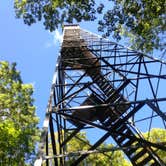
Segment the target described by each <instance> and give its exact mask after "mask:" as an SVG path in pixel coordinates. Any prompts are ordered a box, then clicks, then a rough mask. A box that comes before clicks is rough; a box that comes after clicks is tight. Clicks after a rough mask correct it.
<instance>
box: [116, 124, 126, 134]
mask: <svg viewBox="0 0 166 166" xmlns="http://www.w3.org/2000/svg"><path fill="white" fill-rule="evenodd" d="M126 129H128V128H127V126H126V125H125V124H123V125H121V126H119V127H118V128H117V129H116V131H117V132H120V133H123V132H124V131H125V130H126Z"/></svg>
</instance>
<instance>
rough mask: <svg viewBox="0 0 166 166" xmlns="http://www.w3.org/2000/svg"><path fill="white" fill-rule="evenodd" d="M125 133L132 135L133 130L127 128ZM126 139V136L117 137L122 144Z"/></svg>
mask: <svg viewBox="0 0 166 166" xmlns="http://www.w3.org/2000/svg"><path fill="white" fill-rule="evenodd" d="M124 134H126V135H130V136H131V135H132V132H131V131H130V130H127V131H126V132H125V133H124ZM125 139H126V137H125V136H121V137H120V138H118V139H117V142H118V143H119V144H121V143H122V142H123V141H124V140H125Z"/></svg>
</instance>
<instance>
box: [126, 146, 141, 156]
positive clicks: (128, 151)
mask: <svg viewBox="0 0 166 166" xmlns="http://www.w3.org/2000/svg"><path fill="white" fill-rule="evenodd" d="M137 149H138V148H137V147H132V148H129V149H128V150H126V151H125V152H126V154H127V155H128V156H133V153H134V152H136V150H137Z"/></svg>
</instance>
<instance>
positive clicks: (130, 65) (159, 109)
mask: <svg viewBox="0 0 166 166" xmlns="http://www.w3.org/2000/svg"><path fill="white" fill-rule="evenodd" d="M165 85H166V63H165V62H163V61H161V60H158V59H155V58H152V57H149V56H147V55H144V54H142V53H140V52H137V51H134V50H131V49H128V48H125V47H123V46H121V45H119V44H117V43H114V42H111V41H109V40H107V39H105V38H102V37H100V36H98V35H96V34H93V33H91V32H88V31H86V30H83V29H81V28H80V27H79V26H78V25H70V26H69V25H68V26H65V27H64V34H63V42H62V45H61V51H60V55H59V57H58V60H57V64H56V70H55V73H54V77H53V83H52V87H51V92H50V98H49V102H48V106H47V110H46V115H45V120H44V124H43V131H42V135H41V142H40V145H39V152H38V159H37V160H36V163H39V165H41V164H42V162H46V165H47V166H48V165H55V166H65V165H67V162H68V161H69V159H70V157H72V155H73V156H75V160H74V161H73V163H71V164H70V165H72V166H76V165H79V164H80V163H81V162H83V161H84V159H86V157H87V156H88V155H89V154H90V153H92V154H93V152H96V150H98V151H100V150H99V149H98V147H99V146H100V145H101V144H102V143H103V142H104V141H106V140H108V138H110V137H111V138H112V139H113V140H114V142H115V143H116V145H117V146H116V147H117V149H118V150H122V151H123V152H124V153H125V155H126V156H127V157H128V159H129V160H130V162H131V163H132V165H134V166H144V165H151V166H164V165H165V164H164V160H163V159H162V158H160V157H159V156H158V153H157V151H158V150H162V151H166V146H165V144H161V143H152V142H151V141H150V140H149V139H148V138H144V136H143V134H142V133H143V132H149V134H150V130H151V129H152V128H162V129H165V128H166V122H165V121H166V114H165V113H166V112H164V111H165V108H166V93H165V92H163V88H165ZM96 128H98V129H100V130H103V131H104V134H103V132H101V133H102V134H100V135H95V130H96ZM82 130H86V131H87V130H90V132H91V133H93V132H94V137H95V139H96V142H95V143H94V144H92V145H91V147H90V148H89V150H88V151H86V152H83V151H82V152H80V151H79V152H75V153H74V152H73V153H70V152H68V148H67V146H68V142H69V141H71V140H72V139H73V138H74V137H76V135H77V134H78V133H79V132H80V131H82ZM107 150H110V151H111V149H107ZM105 153H106V152H105ZM142 156H144V157H142ZM36 165H37V164H36Z"/></svg>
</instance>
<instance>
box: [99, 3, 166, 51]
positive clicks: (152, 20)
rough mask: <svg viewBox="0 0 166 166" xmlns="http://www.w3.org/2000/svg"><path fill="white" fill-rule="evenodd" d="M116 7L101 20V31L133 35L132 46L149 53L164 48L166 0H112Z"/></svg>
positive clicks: (118, 37) (106, 33)
mask: <svg viewBox="0 0 166 166" xmlns="http://www.w3.org/2000/svg"><path fill="white" fill-rule="evenodd" d="M112 1H113V2H114V7H113V9H111V10H108V11H107V12H106V13H105V14H104V16H103V20H102V21H99V24H100V26H99V30H100V31H104V30H105V35H106V36H109V35H110V34H111V33H112V32H114V37H115V38H117V39H120V35H124V36H127V37H130V39H131V42H132V44H133V45H132V46H133V47H135V48H137V49H140V50H144V51H146V52H149V51H151V50H153V49H154V48H156V49H159V48H160V49H163V48H164V44H165V43H164V40H163V39H162V37H161V35H162V33H164V32H165V30H166V26H165V23H166V22H165V16H166V10H165V6H164V4H165V1H164V0H149V1H147V0H141V1H136V0H134V1H133V0H122V1H119V0H112Z"/></svg>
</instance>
